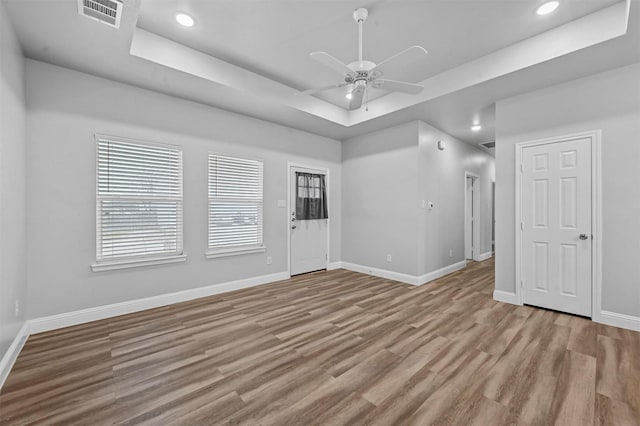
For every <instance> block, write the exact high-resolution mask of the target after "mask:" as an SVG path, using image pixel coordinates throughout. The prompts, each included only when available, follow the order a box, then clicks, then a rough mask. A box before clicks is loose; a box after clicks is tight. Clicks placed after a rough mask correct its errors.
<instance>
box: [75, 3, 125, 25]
mask: <svg viewBox="0 0 640 426" xmlns="http://www.w3.org/2000/svg"><path fill="white" fill-rule="evenodd" d="M122 4H123V3H122V0H78V13H79V14H80V15H82V16H86V17H87V18H91V19H93V20H96V21H98V22H102V23H103V24H107V25H109V26H110V27H114V28H120V17H121V15H122Z"/></svg>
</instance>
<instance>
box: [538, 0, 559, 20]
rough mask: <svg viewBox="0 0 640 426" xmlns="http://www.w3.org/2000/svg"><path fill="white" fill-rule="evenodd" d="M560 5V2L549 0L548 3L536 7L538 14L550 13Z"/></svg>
mask: <svg viewBox="0 0 640 426" xmlns="http://www.w3.org/2000/svg"><path fill="white" fill-rule="evenodd" d="M558 6H560V2H559V1H556V0H553V1H548V2H546V3H542V4H541V5H540V6H538V8H537V9H536V14H537V15H540V16H542V15H548V14H550V13H551V12H553V11H554V10H556V9H557V8H558Z"/></svg>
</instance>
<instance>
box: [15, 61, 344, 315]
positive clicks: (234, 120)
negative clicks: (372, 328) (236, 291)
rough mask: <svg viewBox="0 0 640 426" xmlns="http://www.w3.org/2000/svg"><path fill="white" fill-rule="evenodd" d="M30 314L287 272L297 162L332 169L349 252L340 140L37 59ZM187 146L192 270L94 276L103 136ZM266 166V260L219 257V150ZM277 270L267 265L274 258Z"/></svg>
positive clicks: (33, 71) (31, 97) (30, 106)
mask: <svg viewBox="0 0 640 426" xmlns="http://www.w3.org/2000/svg"><path fill="white" fill-rule="evenodd" d="M26 75H27V129H28V130H27V142H28V143H27V158H28V163H29V168H28V173H27V184H28V203H29V205H30V208H29V212H28V213H27V224H28V241H29V248H28V271H29V272H28V282H29V299H28V302H29V303H28V306H29V313H28V315H29V317H30V318H37V317H42V316H46V315H52V314H57V313H62V312H69V311H73V310H77V309H82V308H89V307H94V306H100V305H106V304H110V303H116V302H121V301H125V300H132V299H138V298H143V297H149V296H154V295H159V294H164V293H169V292H174V291H179V290H184V289H189V288H195V287H199V286H205V285H211V284H216V283H223V282H227V281H232V280H238V279H242V278H249V277H254V276H260V275H266V274H272V273H278V272H284V271H286V270H287V258H286V256H287V237H286V235H287V226H288V221H287V220H288V215H287V212H286V209H284V208H278V207H277V200H286V198H287V161H294V162H299V163H304V164H310V165H319V166H322V167H328V168H329V169H330V174H331V176H330V179H331V187H330V200H329V202H330V212H329V214H330V217H331V235H330V237H331V246H330V256H331V260H332V261H337V260H339V259H340V258H341V253H340V234H341V229H340V213H339V212H340V200H341V196H340V188H341V165H340V156H341V148H340V142H339V141H336V140H332V139H327V138H323V137H319V136H315V135H311V134H308V133H304V132H301V131H297V130H292V129H290V128H286V127H282V126H278V125H275V124H272V123H267V122H264V121H259V120H255V119H252V118H249V117H246V116H240V115H237V114H233V113H229V112H225V111H221V110H217V109H214V108H210V107H207V106H204V105H200V104H196V103H192V102H188V101H184V100H180V99H177V98H173V97H170V96H166V95H161V94H158V93H155V92H151V91H147V90H143V89H139V88H136V87H132V86H128V85H123V84H119V83H116V82H113V81H110V80H105V79H101V78H97V77H93V76H90V75H87V74H82V73H78V72H74V71H70V70H68V69H64V68H59V67H56V66H52V65H48V64H44V63H41V62H37V61H32V60H27V62H26ZM96 132H98V133H106V134H112V135H118V136H124V137H128V138H134V139H135V138H137V139H144V140H150V141H158V142H165V143H173V144H178V145H182V147H183V150H184V151H183V152H184V206H185V208H184V214H185V225H184V247H185V252H186V254H187V256H188V259H187V262H186V263H179V264H169V265H160V266H153V267H142V268H133V269H127V270H119V271H109V272H99V273H93V272H91V270H90V265H91V264H92V263H93V262H94V261H95V142H94V138H93V135H94V133H96ZM209 151H215V152H219V153H223V154H229V155H239V156H242V155H246V156H251V157H259V158H262V159H263V160H264V180H265V186H264V206H265V208H264V218H265V225H264V230H265V236H264V241H265V244H266V246H267V252H266V253H259V254H249V255H240V256H233V257H226V258H219V259H210V260H207V259H205V257H204V253H205V250H206V245H207V237H206V236H207V219H206V218H207V153H208V152H209ZM267 255H270V256H272V257H273V264H271V265H267V264H266V256H267Z"/></svg>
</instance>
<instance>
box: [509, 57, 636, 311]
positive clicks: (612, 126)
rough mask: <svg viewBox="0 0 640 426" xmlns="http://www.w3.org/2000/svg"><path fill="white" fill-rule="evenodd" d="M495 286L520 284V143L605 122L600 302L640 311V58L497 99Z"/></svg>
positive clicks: (604, 305)
mask: <svg viewBox="0 0 640 426" xmlns="http://www.w3.org/2000/svg"><path fill="white" fill-rule="evenodd" d="M496 128H497V131H496V175H497V176H496V256H497V257H496V289H498V290H503V291H508V292H514V291H515V258H514V255H515V254H514V250H515V231H514V229H515V217H514V216H515V211H514V205H515V202H514V197H515V187H514V181H515V167H514V163H515V150H514V143H516V142H521V141H528V140H534V139H540V138H545V137H551V136H558V135H563V134H570V133H576V132H581V131H589V130H596V129H601V130H602V215H603V217H602V222H603V226H602V261H603V265H602V309H603V310H607V311H612V312H616V313H621V314H627V315H635V316H640V261H639V260H640V185H639V184H638V183H640V177H639V175H638V165H639V164H640V139H639V138H640V136H639V135H640V64H635V65H631V66H628V67H623V68H619V69H616V70H613V71H609V72H606V73H602V74H597V75H593V76H590V77H586V78H583V79H579V80H575V81H572V82H569V83H566V84H561V85H557V86H553V87H549V88H546V89H543V90H539V91H535V92H531V93H528V94H525V95H521V96H518V97H515V98H510V99H506V100H503V101H500V102H498V103H497V106H496Z"/></svg>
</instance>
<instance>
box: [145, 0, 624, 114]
mask: <svg viewBox="0 0 640 426" xmlns="http://www.w3.org/2000/svg"><path fill="white" fill-rule="evenodd" d="M617 1H618V0H583V1H575V0H574V1H569V2H567V3H568V4H566V5H564V6H563V7H561V8H559V9H558V10H557V13H554V14H553V15H552V16H547V17H544V18H540V17H535V16H534V10H535V8H536V5H537V4H539V3H540V1H539V0H518V1H505V0H499V1H495V0H493V1H491V0H489V1H486V0H475V1H474V0H472V1H469V0H466V1H456V0H454V1H451V0H450V1H388V0H387V1H384V0H378V1H372V0H364V1H352V0H351V1H304V0H303V1H301V0H276V1H238V0H222V1H184V0H164V1H158V0H142V2H141V6H140V13H139V16H138V26H139V27H140V28H143V29H146V30H148V31H151V32H153V33H155V34H158V35H161V36H163V37H166V38H168V39H170V40H173V41H176V42H178V43H181V44H184V45H186V46H190V47H193V48H195V49H197V50H199V51H201V52H204V53H207V54H209V55H211V56H214V57H216V58H219V59H222V60H224V61H226V62H230V63H232V64H236V65H238V66H241V67H243V68H245V69H248V70H251V71H253V72H255V73H257V74H260V75H262V76H265V77H268V78H270V79H272V80H275V81H278V82H280V83H283V84H285V85H287V86H290V87H293V88H295V89H299V90H305V89H309V88H311V87H319V86H326V85H330V84H332V83H340V82H341V81H342V78H341V77H340V75H339V74H336V73H335V72H334V71H332V70H330V69H326V68H324V67H322V66H320V65H318V64H317V63H316V62H314V61H313V60H312V59H311V58H310V57H309V53H311V52H316V51H326V52H328V53H330V54H331V55H333V56H335V57H336V58H338V59H340V60H341V61H343V62H344V63H349V62H352V61H355V60H357V55H358V27H357V25H356V24H355V22H354V20H353V18H352V16H351V14H352V11H353V10H354V9H356V8H358V7H367V8H368V10H369V18H368V19H367V21H366V22H365V24H364V43H363V44H364V47H363V57H364V59H366V60H371V61H373V62H375V63H380V62H381V61H382V60H383V59H385V58H388V57H390V56H392V55H394V54H396V53H398V52H399V51H401V50H403V49H406V48H408V47H410V46H413V45H421V46H423V47H424V48H426V49H427V50H428V51H429V52H430V55H429V57H428V60H426V61H425V63H424V64H421V65H422V66H419V67H416V68H415V69H413V70H405V72H404V73H403V75H402V76H394V75H388V76H386V77H387V78H391V79H393V80H405V79H406V80H405V81H409V82H412V83H416V82H419V81H422V80H424V79H426V78H428V77H431V76H434V75H436V74H439V73H441V72H443V71H446V70H448V69H451V68H453V67H456V66H458V65H461V64H463V63H465V62H469V61H471V60H473V59H477V58H479V57H481V56H484V55H486V54H489V53H491V52H494V51H496V50H499V49H501V48H504V47H507V46H509V45H511V44H514V43H516V42H519V41H522V40H525V39H527V38H529V37H532V36H534V35H537V34H540V33H542V32H545V31H547V30H549V29H551V28H554V27H557V26H559V25H561V24H564V23H567V22H569V21H572V20H574V19H576V18H579V17H582V16H584V15H587V14H589V13H591V12H594V11H596V10H599V9H602V8H604V7H606V6H609V5H611V4H613V3H616V2H617ZM176 11H184V12H187V13H189V14H190V15H191V16H193V17H195V19H196V20H197V24H196V25H195V26H194V27H193V28H189V29H185V28H184V27H181V26H179V25H175V20H174V15H175V13H176ZM471 40H473V42H470V41H471ZM380 92H383V91H380ZM383 93H384V92H383ZM345 94H346V89H345V88H341V89H336V90H333V91H332V92H330V93H327V94H326V96H321V97H322V98H323V99H326V100H328V101H330V102H332V103H334V104H336V105H338V106H341V107H343V108H345V109H346V108H347V105H348V101H347V100H346V99H345V96H344V95H345Z"/></svg>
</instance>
